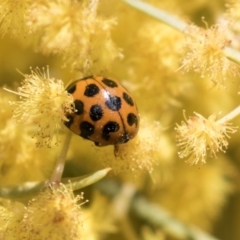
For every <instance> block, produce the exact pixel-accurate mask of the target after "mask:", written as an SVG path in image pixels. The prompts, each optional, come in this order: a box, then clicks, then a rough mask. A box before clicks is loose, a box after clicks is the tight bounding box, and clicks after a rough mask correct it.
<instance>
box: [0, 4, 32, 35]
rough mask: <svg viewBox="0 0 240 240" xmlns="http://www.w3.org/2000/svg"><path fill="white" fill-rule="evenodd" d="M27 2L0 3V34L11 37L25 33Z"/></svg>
mask: <svg viewBox="0 0 240 240" xmlns="http://www.w3.org/2000/svg"><path fill="white" fill-rule="evenodd" d="M28 7H29V0H19V1H16V0H3V1H0V24H1V26H0V34H1V35H5V34H6V33H9V34H10V35H11V36H12V37H16V36H19V35H23V34H24V33H26V31H27V28H26V18H25V16H26V11H27V9H28Z"/></svg>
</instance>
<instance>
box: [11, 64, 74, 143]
mask: <svg viewBox="0 0 240 240" xmlns="http://www.w3.org/2000/svg"><path fill="white" fill-rule="evenodd" d="M23 76H24V77H25V79H24V80H23V82H22V86H21V87H19V88H18V92H13V93H15V94H17V95H19V96H20V100H19V101H15V102H12V104H13V105H14V106H15V109H14V115H13V116H14V118H16V119H17V121H18V122H21V123H25V124H26V123H27V124H34V126H36V127H37V130H36V133H35V134H34V137H35V136H36V137H37V139H38V142H37V145H38V146H42V145H46V146H49V147H50V146H51V143H52V140H53V136H54V133H56V132H58V130H59V129H60V128H61V127H62V121H68V119H67V118H66V116H65V114H66V113H72V112H73V111H74V108H73V98H72V95H70V94H68V92H67V91H66V90H65V89H64V85H63V82H62V81H61V80H56V79H54V78H50V76H49V69H48V68H47V70H45V69H43V70H40V69H39V68H36V69H35V70H31V74H23ZM56 136H57V135H56ZM58 141H59V140H58V139H56V143H58Z"/></svg>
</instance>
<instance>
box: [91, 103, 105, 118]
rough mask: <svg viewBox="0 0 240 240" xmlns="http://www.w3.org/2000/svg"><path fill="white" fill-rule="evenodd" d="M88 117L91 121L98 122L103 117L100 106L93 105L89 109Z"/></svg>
mask: <svg viewBox="0 0 240 240" xmlns="http://www.w3.org/2000/svg"><path fill="white" fill-rule="evenodd" d="M89 116H90V118H91V119H92V120H93V121H98V120H100V119H101V118H102V116H103V109H102V107H101V106H100V105H98V104H95V105H93V106H92V107H91V108H90V112H89Z"/></svg>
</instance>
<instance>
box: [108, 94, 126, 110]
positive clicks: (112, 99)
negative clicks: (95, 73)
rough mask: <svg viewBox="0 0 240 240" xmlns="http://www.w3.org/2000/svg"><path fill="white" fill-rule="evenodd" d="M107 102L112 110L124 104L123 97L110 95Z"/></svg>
mask: <svg viewBox="0 0 240 240" xmlns="http://www.w3.org/2000/svg"><path fill="white" fill-rule="evenodd" d="M105 104H106V106H107V107H108V108H109V109H110V110H112V111H118V110H119V109H120V108H121V106H122V102H121V98H120V97H117V96H109V98H108V99H107V100H106V102H105Z"/></svg>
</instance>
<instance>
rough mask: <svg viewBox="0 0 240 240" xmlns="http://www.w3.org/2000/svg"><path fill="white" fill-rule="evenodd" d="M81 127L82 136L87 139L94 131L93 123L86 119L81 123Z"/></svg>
mask: <svg viewBox="0 0 240 240" xmlns="http://www.w3.org/2000/svg"><path fill="white" fill-rule="evenodd" d="M79 129H80V131H81V133H80V136H81V137H83V138H86V139H88V137H89V136H91V135H92V134H93V133H94V126H93V124H91V123H89V122H86V121H83V122H81V123H80V126H79Z"/></svg>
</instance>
